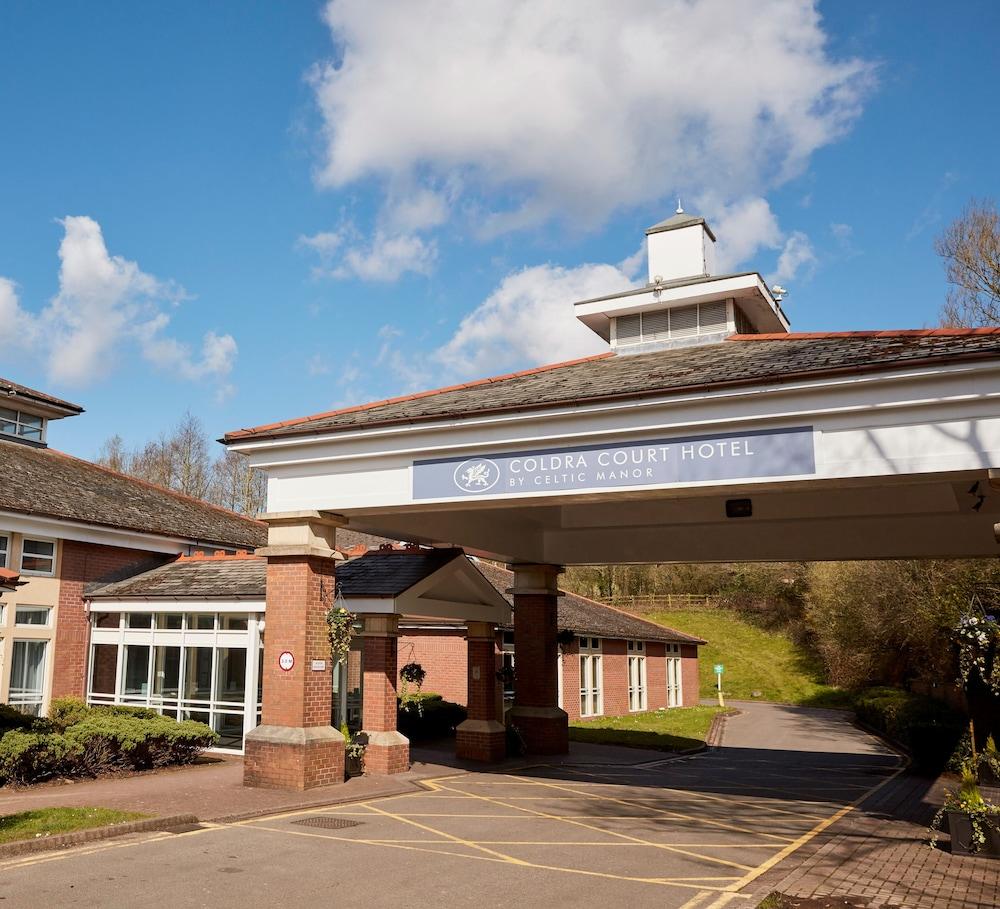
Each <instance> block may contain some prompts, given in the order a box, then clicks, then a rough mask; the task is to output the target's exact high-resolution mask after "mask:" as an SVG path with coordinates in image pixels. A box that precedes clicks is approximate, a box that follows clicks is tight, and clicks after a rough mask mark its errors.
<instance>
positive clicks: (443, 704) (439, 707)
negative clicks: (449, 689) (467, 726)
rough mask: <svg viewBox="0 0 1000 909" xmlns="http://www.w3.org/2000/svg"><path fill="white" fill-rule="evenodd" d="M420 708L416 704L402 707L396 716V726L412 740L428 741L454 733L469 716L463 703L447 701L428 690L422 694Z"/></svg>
mask: <svg viewBox="0 0 1000 909" xmlns="http://www.w3.org/2000/svg"><path fill="white" fill-rule="evenodd" d="M420 704H421V707H422V708H423V709H422V710H418V709H417V707H416V705H409V706H408V707H407V709H406V710H403V709H400V710H399V712H398V714H397V718H396V728H397V729H399V731H400V732H401V733H403V735H405V736H406V737H407V738H408V739H409V740H410V741H411V742H426V741H429V740H431V739H440V738H444V737H445V736H449V735H454V733H455V727H456V726H458V724H459V723H461V722H463V721H464V720H465V718H466V717H467V716H468V713H467V712H466V710H465V708H464V707H463V706H462V705H461V704H456V703H454V702H453V701H446V700H445V699H444V698H443V697H441V695H440V694H433V693H432V692H426V693H423V694H421V695H420Z"/></svg>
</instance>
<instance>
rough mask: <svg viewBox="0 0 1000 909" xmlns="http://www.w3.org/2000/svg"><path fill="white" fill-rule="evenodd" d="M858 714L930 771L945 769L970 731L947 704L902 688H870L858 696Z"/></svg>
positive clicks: (920, 765)
mask: <svg viewBox="0 0 1000 909" xmlns="http://www.w3.org/2000/svg"><path fill="white" fill-rule="evenodd" d="M854 711H855V713H856V714H857V717H858V720H859V721H860V722H861V723H863V724H865V725H866V726H869V727H871V728H872V729H875V730H876V731H878V732H881V733H882V734H883V735H885V736H886V737H887V738H889V739H891V740H892V741H894V742H896V743H898V744H899V745H901V746H902V747H903V748H905V749H906V750H907V751H908V752H909V753H910V756H911V757H912V759H913V763H914V764H915V765H916V766H917V767H918V768H920V769H923V770H928V771H939V770H942V769H943V768H944V767H945V765H946V764H947V763H948V759H949V758H950V757H951V754H952V752H953V751H954V750H955V748H956V746H957V745H958V743H959V740H960V739H961V737H962V733H963V732H964V730H965V728H966V720H965V717H964V716H963V715H962V714H960V713H958V712H956V711H955V710H953V709H952V708H950V707H949V706H948V705H947V704H942V703H941V702H940V701H936V700H934V699H933V698H929V697H925V696H923V695H918V694H911V693H910V692H908V691H903V690H902V689H901V688H866V689H864V690H863V691H860V692H858V694H857V695H855V698H854Z"/></svg>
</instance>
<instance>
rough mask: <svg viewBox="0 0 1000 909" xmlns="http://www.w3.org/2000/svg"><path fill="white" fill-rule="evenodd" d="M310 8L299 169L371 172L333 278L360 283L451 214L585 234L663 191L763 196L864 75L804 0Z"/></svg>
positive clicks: (336, 174)
mask: <svg viewBox="0 0 1000 909" xmlns="http://www.w3.org/2000/svg"><path fill="white" fill-rule="evenodd" d="M325 18H326V21H327V24H328V26H329V28H330V30H331V34H332V36H333V39H334V43H335V45H336V49H337V50H336V58H335V60H334V62H329V63H324V64H321V65H317V66H316V67H315V68H314V70H313V72H312V74H311V83H312V86H313V88H314V91H315V96H316V100H317V104H318V107H319V110H320V113H321V116H322V118H323V124H324V133H323V147H324V151H323V155H322V159H321V160H320V161H319V163H318V168H317V175H316V177H317V182H318V183H319V185H321V186H323V187H331V188H340V187H344V186H347V185H349V184H353V183H356V182H357V181H361V180H368V179H372V178H374V179H375V180H376V181H380V185H381V186H382V193H383V204H382V211H381V213H380V214H379V216H378V218H377V224H376V232H375V240H374V242H373V243H372V244H371V250H369V251H368V252H367V254H366V252H365V251H363V250H362V251H355V252H356V253H357V255H356V256H354V258H353V261H351V262H349V263H346V264H345V266H344V272H343V273H345V274H350V275H352V276H357V277H364V278H370V277H378V278H385V276H386V275H388V274H395V275H397V276H398V275H400V274H402V273H403V272H405V271H418V272H422V271H426V270H428V269H429V268H430V267H431V266H432V265H433V255H431V256H428V255H427V251H426V249H421V248H418V247H417V244H416V242H415V241H416V240H417V237H416V236H415V234H416V232H417V231H427V230H431V229H434V228H435V227H440V225H442V224H444V223H445V221H446V219H448V218H454V217H456V216H461V217H464V218H465V219H467V221H468V222H469V224H470V226H471V228H472V229H473V230H477V231H479V232H480V234H481V235H486V236H490V235H496V234H498V233H502V232H505V231H510V230H517V229H522V228H527V227H534V226H537V225H539V224H541V223H544V222H545V221H547V220H549V219H552V218H557V219H561V220H564V221H566V222H568V223H571V224H572V225H573V226H574V227H576V228H580V229H588V228H593V227H595V226H598V225H600V224H601V223H602V222H603V221H604V220H605V219H607V218H608V217H609V216H610V215H612V214H613V213H614V212H616V211H619V210H623V209H629V208H634V207H637V206H643V207H644V208H648V206H649V205H650V203H654V202H656V201H657V200H665V199H667V198H669V197H670V196H671V194H672V193H674V192H676V191H678V190H679V191H681V192H682V193H683V194H684V195H685V196H690V197H692V198H695V199H697V198H699V197H705V196H708V195H712V196H714V198H715V199H716V200H717V206H716V207H717V208H719V209H723V208H727V207H731V206H734V205H735V206H737V207H739V206H741V205H742V206H745V205H747V204H749V203H748V202H747V201H744V200H759V201H763V199H762V198H761V197H762V196H763V195H764V194H765V193H766V192H767V191H768V190H770V189H771V188H773V187H775V186H777V185H780V184H781V183H783V182H784V181H786V180H788V179H789V178H790V177H792V176H794V175H796V174H798V173H800V172H801V171H802V170H803V169H804V168H805V167H806V166H807V163H808V160H809V157H810V156H811V154H812V153H813V152H814V151H815V150H816V149H818V148H821V147H823V146H824V145H827V144H829V143H830V142H832V141H834V140H836V139H837V138H838V137H839V136H841V135H842V134H843V133H844V132H845V130H846V129H847V128H848V127H849V126H850V124H851V123H852V121H853V120H854V119H855V117H856V116H857V115H858V114H859V112H860V110H861V106H862V102H863V100H864V97H865V95H866V93H867V92H868V91H869V89H870V87H871V85H872V83H873V69H872V67H871V66H870V65H869V64H868V63H866V62H864V61H860V60H854V59H845V60H835V59H833V58H832V57H831V56H830V54H829V53H828V51H827V48H826V39H825V34H824V31H823V28H822V23H821V20H820V16H819V13H818V12H817V10H816V8H815V4H814V3H813V2H811V0H760V2H757V3H753V4H748V3H744V2H742V0H699V2H690V0H659V2H649V0H620V2H618V3H614V4H610V3H603V2H598V0H591V2H585V0H581V2H579V3H572V4H559V3H536V2H530V0H519V2H514V0H481V2H479V3H476V4H474V5H471V6H470V5H469V4H466V3H462V2H459V0H424V2H415V0H386V2H384V3H381V4H379V5H378V6H377V7H373V6H372V5H371V4H370V3H367V2H365V0H331V2H329V3H328V5H327V7H326V10H325ZM415 35H419V40H415V39H414V36H415ZM442 186H447V187H448V191H447V192H446V193H444V194H442V193H441V192H440V191H439V190H440V187H442ZM406 199H409V202H406V201H404V200H406ZM497 200H503V201H502V202H498V201H497ZM765 204H766V203H765ZM705 213H706V214H711V212H708V211H706V212H705ZM772 217H773V216H772ZM379 232H381V234H380V233H379ZM720 232H721V229H720ZM390 238H397V239H399V240H403V239H405V240H407V241H408V242H407V243H401V244H400V245H401V246H403V247H404V248H405V251H404V252H403V254H401V255H399V254H397V256H396V257H395V260H396V261H397V262H398V263H399V264H397V265H396V266H395V267H394V268H390V269H388V270H386V269H384V268H382V267H374V262H375V261H376V260H378V259H380V258H384V256H379V255H378V254H377V248H379V247H385V246H386V245H387V242H388V240H389V239H390ZM720 239H721V237H720ZM762 242H763V243H764V245H767V242H768V240H767V239H766V238H765V239H763V240H762ZM771 242H774V243H777V242H778V241H776V240H773V238H772V240H771ZM741 244H742V245H741V246H740V248H741V249H747V248H749V249H750V251H751V252H752V251H753V250H754V249H755V248H757V247H754V246H753V245H752V243H748V242H747V241H745V240H744V241H741ZM736 245H737V244H735V243H734V247H735V246H736ZM369 260H371V261H372V265H371V266H370V265H369ZM412 263H415V264H417V266H418V267H416V268H414V267H411V264H412Z"/></svg>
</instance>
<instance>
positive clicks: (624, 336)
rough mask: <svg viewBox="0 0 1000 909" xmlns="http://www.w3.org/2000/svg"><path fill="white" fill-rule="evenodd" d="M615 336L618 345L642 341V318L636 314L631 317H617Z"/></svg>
mask: <svg viewBox="0 0 1000 909" xmlns="http://www.w3.org/2000/svg"><path fill="white" fill-rule="evenodd" d="M615 322H616V323H617V330H616V336H617V338H618V343H619V344H636V343H638V342H639V341H641V340H642V316H641V315H640V314H639V313H636V314H635V315H632V316H619V317H618V318H617V319H616V320H615Z"/></svg>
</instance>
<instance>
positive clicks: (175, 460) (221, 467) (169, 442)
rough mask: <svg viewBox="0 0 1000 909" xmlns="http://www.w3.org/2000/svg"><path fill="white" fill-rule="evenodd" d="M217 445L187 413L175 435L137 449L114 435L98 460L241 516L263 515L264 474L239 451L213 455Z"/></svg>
mask: <svg viewBox="0 0 1000 909" xmlns="http://www.w3.org/2000/svg"><path fill="white" fill-rule="evenodd" d="M211 445H212V441H211V439H210V438H209V436H208V434H207V433H206V432H205V427H204V426H203V425H202V423H201V421H200V420H199V419H198V418H197V417H195V416H193V415H192V414H190V413H186V414H185V415H184V416H183V417H182V418H181V420H180V422H179V423H178V424H177V425H176V426H175V427H174V428H173V429H172V430H171V431H170V432H169V433H163V434H161V435H160V437H159V438H157V439H154V440H152V441H149V442H146V443H145V444H144V445H141V446H139V447H138V448H135V449H132V450H129V449H128V448H126V446H125V443H124V441H123V440H122V437H121V436H120V435H117V434H116V435H114V436H111V438H109V439H108V440H107V441H106V442H105V443H104V444H103V445H102V446H101V450H100V454H99V455H98V456H97V463H98V464H103V465H104V466H105V467H110V468H111V469H112V470H117V471H119V472H121V473H127V474H129V475H130V476H134V477H139V478H140V479H143V480H147V481H148V482H150V483H156V484H157V485H158V486H165V487H166V488H168V489H173V490H175V491H177V492H182V493H184V494H185V495H189V496H193V497H194V498H197V499H204V500H205V501H206V502H211V503H212V504H213V505H221V506H223V507H224V508H229V509H230V510H232V511H238V512H240V513H241V514H247V515H255V514H258V513H259V512H260V511H262V510H263V508H264V502H265V498H266V487H265V481H264V476H263V474H261V473H260V472H259V471H257V470H253V469H252V468H251V467H250V466H249V464H247V461H246V458H245V457H243V456H242V455H239V454H237V453H236V452H232V451H226V452H223V453H222V454H221V455H220V456H219V457H218V458H214V459H213V457H212V450H213V449H212V448H211V447H210V446H211Z"/></svg>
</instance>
